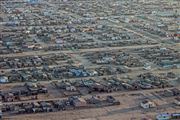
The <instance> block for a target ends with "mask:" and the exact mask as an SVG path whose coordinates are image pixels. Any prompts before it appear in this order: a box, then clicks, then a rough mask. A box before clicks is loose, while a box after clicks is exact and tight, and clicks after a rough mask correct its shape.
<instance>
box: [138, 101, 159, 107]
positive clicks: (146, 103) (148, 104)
mask: <svg viewBox="0 0 180 120" xmlns="http://www.w3.org/2000/svg"><path fill="white" fill-rule="evenodd" d="M140 106H141V107H142V108H144V109H147V108H153V107H156V105H155V103H154V102H152V101H149V100H144V101H142V102H141V103H140Z"/></svg>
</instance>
